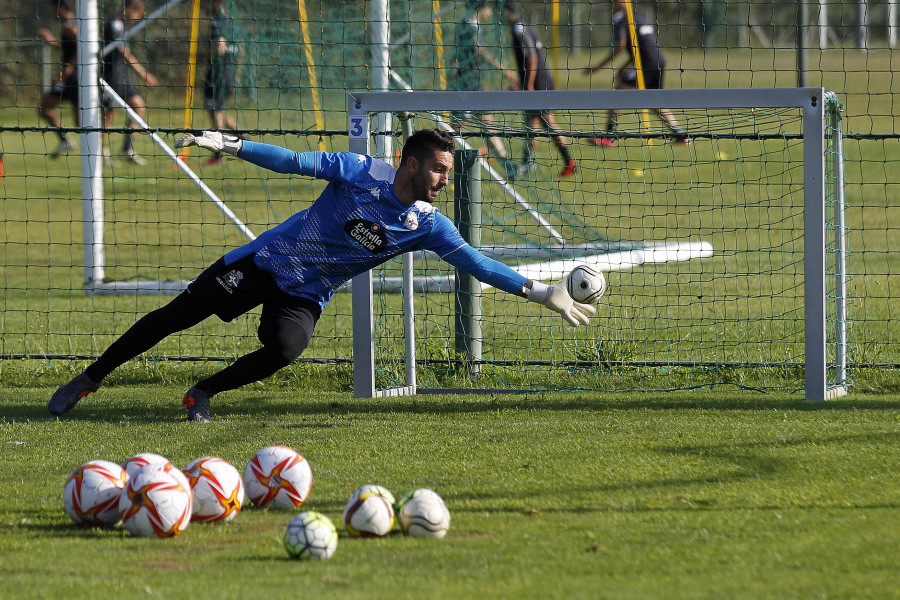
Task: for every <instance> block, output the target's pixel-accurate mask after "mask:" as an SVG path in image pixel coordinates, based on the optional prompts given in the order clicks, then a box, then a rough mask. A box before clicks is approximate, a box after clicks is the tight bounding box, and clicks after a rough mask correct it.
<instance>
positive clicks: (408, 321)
mask: <svg viewBox="0 0 900 600" xmlns="http://www.w3.org/2000/svg"><path fill="white" fill-rule="evenodd" d="M397 118H398V119H399V120H400V127H401V128H402V130H403V141H404V142H406V140H407V139H409V136H411V135H412V134H413V123H412V115H411V114H410V113H408V112H403V113H400V114H399V115H397ZM413 267H414V261H413V253H412V252H406V253H405V254H404V255H403V333H404V334H405V343H404V349H405V350H406V385H407V386H409V387H410V388H411V393H413V394H415V393H416V304H415V299H416V296H415V289H414V287H413V284H414V283H415V271H414V268H413Z"/></svg>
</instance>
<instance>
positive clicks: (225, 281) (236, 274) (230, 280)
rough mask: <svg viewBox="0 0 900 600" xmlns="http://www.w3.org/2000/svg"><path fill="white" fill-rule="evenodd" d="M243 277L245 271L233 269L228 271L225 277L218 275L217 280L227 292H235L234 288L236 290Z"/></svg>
mask: <svg viewBox="0 0 900 600" xmlns="http://www.w3.org/2000/svg"><path fill="white" fill-rule="evenodd" d="M243 278H244V274H243V273H241V272H240V271H238V270H232V271H229V272H228V273H225V276H224V277H216V281H218V282H219V285H221V286H222V287H223V288H225V291H226V292H228V293H229V294H233V293H234V292H233V291H232V290H234V288H236V287H237V286H238V285H239V284H240V283H241V279H243Z"/></svg>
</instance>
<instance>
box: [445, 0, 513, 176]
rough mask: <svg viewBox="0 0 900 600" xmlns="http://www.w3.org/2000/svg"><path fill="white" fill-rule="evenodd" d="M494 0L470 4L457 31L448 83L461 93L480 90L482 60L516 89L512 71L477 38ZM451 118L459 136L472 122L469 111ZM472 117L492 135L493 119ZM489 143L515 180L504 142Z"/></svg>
mask: <svg viewBox="0 0 900 600" xmlns="http://www.w3.org/2000/svg"><path fill="white" fill-rule="evenodd" d="M493 3H494V0H480V1H477V2H474V5H473V3H472V2H469V4H470V5H472V12H471V13H469V14H468V15H466V17H465V18H464V19H463V21H462V22H461V23H460V24H459V25H458V26H457V27H456V55H455V63H456V70H455V71H454V74H453V79H452V81H451V86H450V87H451V88H452V89H454V90H457V91H460V92H477V91H479V90H481V87H482V69H483V65H482V59H484V60H485V61H487V62H488V63H490V64H491V65H493V66H494V67H495V68H497V69H499V70H500V71H501V72H502V73H503V76H504V77H506V78H507V79H508V80H509V81H510V82H511V83H512V84H513V85H518V79H517V78H516V74H515V73H513V72H512V71H508V70H505V69H504V68H503V65H501V64H500V61H499V60H497V59H496V58H495V57H494V56H492V55H491V53H490V52H488V51H487V49H486V48H485V47H484V46H483V45H482V44H481V40H480V38H479V29H480V26H481V23H482V22H484V21H486V20H487V19H489V18H490V17H491V15H492V14H493V13H494V11H493V7H492V4H493ZM454 116H455V117H456V118H458V119H460V121H461V122H460V126H459V131H460V133H462V130H463V126H464V125H465V123H464V121H467V120H469V119H471V118H472V113H471V112H470V111H459V112H456V113H454ZM475 117H476V118H477V119H478V120H480V121H481V122H482V123H484V124H485V125H487V127H488V132H491V133H493V132H495V131H496V125H497V122H496V120H494V117H493V116H492V115H491V114H490V113H488V112H484V113H478V114H476V115H475ZM488 143H489V144H490V145H491V148H492V149H493V150H494V153H495V154H496V155H497V157H498V158H499V159H500V161H501V163H502V164H503V168H504V170H505V171H506V178H507V179H514V178H515V176H516V173H517V171H516V167H517V165H515V163H513V162H512V161H511V160H510V159H509V156H508V154H507V152H506V147H505V146H504V145H503V141H502V140H501V139H500V138H498V137H497V136H494V135H490V136H488Z"/></svg>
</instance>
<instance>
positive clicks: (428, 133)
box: [400, 129, 456, 165]
mask: <svg viewBox="0 0 900 600" xmlns="http://www.w3.org/2000/svg"><path fill="white" fill-rule="evenodd" d="M454 148H456V141H455V140H454V139H453V136H452V135H450V134H449V133H447V132H446V131H442V130H440V129H420V130H419V131H417V132H415V133H414V134H412V135H411V136H409V138H408V139H407V140H406V143H405V144H403V152H402V153H401V154H400V164H401V165H402V164H403V163H405V162H406V159H407V158H409V157H410V156H413V157H415V159H416V160H418V161H419V162H422V161H424V160H425V159H427V158H428V157H429V156H430V155H431V154H434V153H435V152H440V151H443V152H453V150H454Z"/></svg>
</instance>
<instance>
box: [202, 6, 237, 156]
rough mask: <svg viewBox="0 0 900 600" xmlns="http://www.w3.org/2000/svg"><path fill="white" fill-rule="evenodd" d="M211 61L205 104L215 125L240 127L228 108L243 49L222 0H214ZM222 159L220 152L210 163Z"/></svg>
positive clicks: (211, 24) (216, 127) (211, 7)
mask: <svg viewBox="0 0 900 600" xmlns="http://www.w3.org/2000/svg"><path fill="white" fill-rule="evenodd" d="M209 10H210V21H209V65H208V66H207V68H206V79H205V81H204V85H203V105H204V108H206V110H207V111H208V112H209V118H210V122H211V123H212V127H213V129H232V130H233V129H237V120H236V119H235V118H234V117H232V116H230V115H228V114H227V113H226V112H225V108H226V105H227V103H228V99H229V98H231V97H232V95H234V85H235V82H236V80H237V76H238V68H239V66H240V49H239V46H238V45H237V43H236V41H235V30H234V19H232V18H231V16H230V15H229V14H228V12H227V11H226V9H225V5H224V4H223V3H222V2H220V0H212V2H210V8H209ZM221 162H222V154H221V153H220V152H216V153H215V154H213V156H212V157H211V158H209V159H208V160H207V161H206V164H210V165H212V164H218V163H221Z"/></svg>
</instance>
